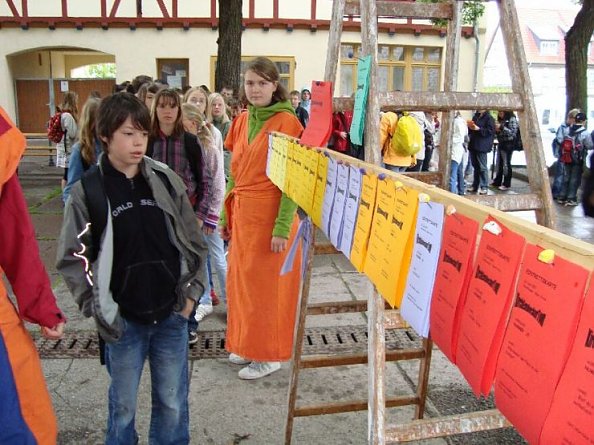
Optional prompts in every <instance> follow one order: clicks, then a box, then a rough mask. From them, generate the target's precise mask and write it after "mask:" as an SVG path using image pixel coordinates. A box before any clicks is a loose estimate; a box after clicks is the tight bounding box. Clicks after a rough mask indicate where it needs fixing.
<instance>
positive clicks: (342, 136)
mask: <svg viewBox="0 0 594 445" xmlns="http://www.w3.org/2000/svg"><path fill="white" fill-rule="evenodd" d="M339 134H340V137H341V138H343V139H346V138H347V136H348V134H347V133H346V131H341V132H340V133H339Z"/></svg>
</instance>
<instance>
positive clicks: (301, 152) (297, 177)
mask: <svg viewBox="0 0 594 445" xmlns="http://www.w3.org/2000/svg"><path fill="white" fill-rule="evenodd" d="M293 154H294V159H293V161H294V164H295V166H294V172H293V180H294V182H293V194H294V195H295V198H294V199H293V201H295V202H296V203H297V205H298V206H299V207H301V208H304V206H305V201H306V199H305V198H306V191H305V187H306V181H307V171H306V162H307V160H306V151H305V147H303V146H302V145H301V144H297V143H296V144H295V150H294V152H293Z"/></svg>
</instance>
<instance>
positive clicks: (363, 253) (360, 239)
mask: <svg viewBox="0 0 594 445" xmlns="http://www.w3.org/2000/svg"><path fill="white" fill-rule="evenodd" d="M376 192H377V176H376V175H374V174H371V173H364V174H363V176H362V181H361V199H360V200H359V211H358V212H357V224H356V225H355V234H354V236H353V247H352V248H351V263H353V266H355V269H357V270H358V271H359V272H363V268H364V266H365V258H366V257H367V245H368V242H369V232H370V231H371V222H372V221H373V210H374V208H375V197H376Z"/></svg>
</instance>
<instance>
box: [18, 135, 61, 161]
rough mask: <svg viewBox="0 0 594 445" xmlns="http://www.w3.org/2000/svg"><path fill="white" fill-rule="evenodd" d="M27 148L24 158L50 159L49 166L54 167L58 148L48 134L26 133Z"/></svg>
mask: <svg viewBox="0 0 594 445" xmlns="http://www.w3.org/2000/svg"><path fill="white" fill-rule="evenodd" d="M25 138H26V139H27V146H26V148H25V152H24V153H23V156H33V157H42V156H47V157H48V158H49V165H50V166H51V165H54V156H55V155H56V146H55V144H53V143H52V142H51V141H50V140H49V139H48V138H47V134H46V133H25Z"/></svg>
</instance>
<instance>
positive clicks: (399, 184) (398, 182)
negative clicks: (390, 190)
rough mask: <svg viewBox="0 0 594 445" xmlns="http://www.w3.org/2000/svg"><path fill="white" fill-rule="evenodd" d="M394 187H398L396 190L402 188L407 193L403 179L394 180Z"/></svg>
mask: <svg viewBox="0 0 594 445" xmlns="http://www.w3.org/2000/svg"><path fill="white" fill-rule="evenodd" d="M394 188H396V190H402V191H403V192H405V193H406V188H405V187H404V184H403V183H402V181H394Z"/></svg>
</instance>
